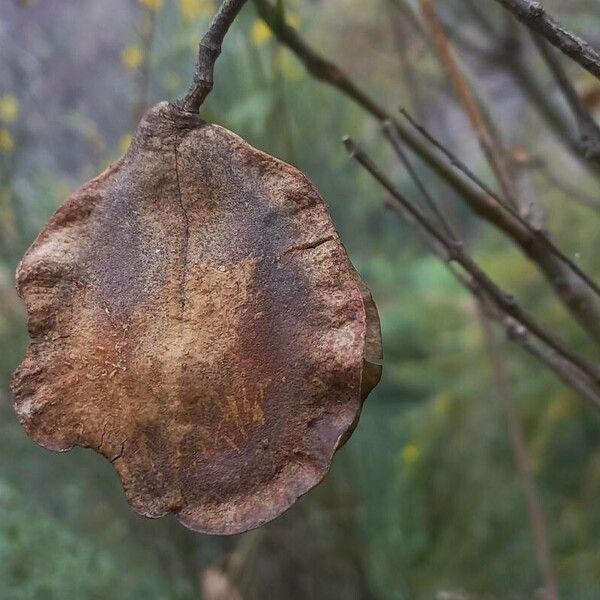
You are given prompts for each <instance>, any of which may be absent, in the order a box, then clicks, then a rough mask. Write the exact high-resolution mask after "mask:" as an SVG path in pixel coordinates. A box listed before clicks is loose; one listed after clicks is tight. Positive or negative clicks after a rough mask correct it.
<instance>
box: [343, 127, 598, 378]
mask: <svg viewBox="0 0 600 600" xmlns="http://www.w3.org/2000/svg"><path fill="white" fill-rule="evenodd" d="M344 144H345V146H346V149H347V150H348V153H349V154H350V156H351V157H352V158H355V159H356V160H357V161H358V162H359V163H360V164H361V165H362V166H363V167H364V168H365V169H366V170H367V171H368V172H369V173H370V174H371V175H372V176H373V177H374V178H375V179H376V180H377V181H378V182H379V183H380V184H381V185H382V186H383V187H384V188H385V189H386V190H387V191H388V192H389V193H390V194H391V196H392V197H393V198H394V199H395V200H396V201H398V202H399V203H400V204H401V205H402V206H403V208H404V209H405V210H406V211H407V212H409V213H410V214H411V215H412V216H413V217H414V218H415V220H416V221H418V222H419V224H420V225H422V227H423V228H424V229H425V230H426V231H427V233H429V234H430V235H431V236H432V237H433V238H435V239H436V240H437V241H438V242H439V243H440V244H441V245H442V246H443V247H444V248H445V249H446V250H447V252H448V256H449V258H450V260H452V261H454V262H456V263H457V264H459V265H460V266H461V267H462V268H464V269H465V271H467V273H469V275H470V276H471V277H472V278H473V279H474V280H475V282H476V283H477V284H478V285H479V286H480V287H481V288H482V289H484V290H485V293H486V294H487V295H488V296H489V297H490V298H491V299H493V301H494V303H495V304H496V305H497V306H498V307H499V308H500V309H501V310H503V311H504V312H506V313H507V314H509V315H510V316H512V317H513V318H514V319H516V320H517V321H518V322H519V323H521V324H522V325H523V326H524V327H526V328H527V329H528V330H529V331H530V332H531V333H532V334H533V335H535V336H536V337H537V338H539V339H540V340H541V341H543V342H544V343H545V344H547V345H548V346H549V347H550V348H552V349H553V350H555V351H556V352H558V353H559V354H560V355H561V356H563V357H564V358H565V359H566V360H568V361H569V362H571V363H572V364H573V365H574V366H575V367H577V368H578V369H579V370H580V371H581V372H582V373H584V374H585V375H586V377H589V378H590V380H591V381H592V382H593V384H594V386H597V387H599V388H600V372H599V370H598V369H597V367H595V366H594V365H592V364H590V363H588V361H587V360H586V359H584V358H583V357H581V356H579V355H578V354H577V353H575V352H573V351H572V350H571V349H570V348H568V347H567V346H566V345H565V344H564V342H563V341H562V340H560V339H559V338H558V337H557V336H555V335H554V334H553V333H551V332H550V331H548V330H547V329H546V328H545V327H543V326H542V325H541V324H539V323H538V322H537V321H536V320H535V319H534V318H533V317H532V316H531V315H530V314H528V313H527V312H526V311H525V310H524V309H523V308H521V307H520V306H519V305H518V304H517V302H516V301H515V299H514V298H513V297H512V296H510V295H509V294H507V293H506V292H504V291H503V290H502V289H501V288H500V287H499V286H498V285H497V284H496V283H495V282H494V281H492V280H491V279H490V278H489V277H488V276H487V275H486V274H485V273H484V272H483V270H482V269H481V268H480V267H479V266H478V265H477V264H476V263H475V261H474V260H473V259H472V258H471V257H470V256H469V255H468V254H467V253H466V252H465V250H464V248H463V246H462V244H461V243H460V242H457V241H456V240H454V239H451V238H449V237H448V236H447V235H446V234H445V233H444V232H443V231H441V230H439V229H438V228H437V227H436V226H435V224H434V223H432V221H431V220H430V219H428V218H427V216H426V215H425V214H424V213H423V212H422V211H421V210H419V209H418V208H417V207H416V206H415V205H414V204H413V203H412V202H410V201H408V200H407V199H406V198H405V197H404V195H403V194H402V193H401V192H400V191H399V190H398V189H397V188H396V186H395V185H394V184H393V183H392V182H391V181H390V179H389V178H388V177H387V176H386V175H385V174H384V173H382V171H381V170H380V169H379V168H378V167H377V166H376V165H375V163H373V161H372V160H371V159H370V157H369V156H368V155H367V154H366V153H365V152H364V151H363V150H362V149H361V148H359V147H358V146H357V145H356V143H355V142H354V141H353V140H352V139H351V138H348V137H346V138H344Z"/></svg>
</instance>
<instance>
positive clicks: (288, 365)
mask: <svg viewBox="0 0 600 600" xmlns="http://www.w3.org/2000/svg"><path fill="white" fill-rule="evenodd" d="M17 280H18V289H19V292H20V294H21V295H22V297H23V298H24V300H25V302H26V305H27V310H28V315H29V330H30V335H31V337H32V338H33V343H32V344H31V346H30V348H29V349H28V352H27V355H26V357H25V359H24V361H23V363H22V364H21V366H20V367H19V369H18V370H17V371H16V373H15V375H14V377H13V392H14V397H15V406H16V410H17V413H18V415H19V417H20V419H21V422H22V424H23V426H24V427H25V429H26V430H27V432H28V433H29V435H31V436H32V437H33V438H34V439H35V440H36V441H37V442H38V443H40V444H41V445H43V446H45V447H47V448H50V449H53V450H59V451H64V450H68V449H70V448H71V447H73V446H84V447H91V448H93V449H95V450H97V451H98V452H101V453H102V454H103V455H104V456H105V457H106V458H107V459H108V460H110V461H111V463H112V464H113V465H114V467H115V469H116V470H117V471H118V473H119V475H120V477H121V480H122V482H123V485H124V488H125V492H126V495H127V498H128V499H129V501H130V502H131V504H132V505H133V507H134V508H135V510H136V511H138V512H139V513H141V514H143V515H146V516H149V517H159V516H161V515H165V514H167V513H176V514H177V516H178V518H179V519H180V520H181V521H182V523H184V524H185V525H186V526H188V527H190V528H193V529H196V530H198V531H205V532H210V533H221V534H224V533H227V534H229V533H236V532H240V531H244V530H246V529H249V528H252V527H256V526H258V525H261V524H262V523H264V522H266V521H268V520H270V519H273V518H274V517H276V516H277V515H279V514H280V513H281V512H283V511H284V510H286V509H287V508H288V507H289V506H290V505H291V504H293V503H294V501H295V500H296V499H297V498H298V497H299V496H300V495H301V494H304V493H305V492H307V491H308V490H309V489H310V488H312V487H313V486H314V485H316V484H317V483H318V482H319V481H320V480H321V479H322V478H323V476H324V475H325V473H326V472H327V470H328V468H329V465H330V463H331V460H332V457H333V454H334V452H335V450H336V449H338V448H339V446H340V445H341V444H342V443H343V442H344V441H345V440H346V439H347V437H348V436H349V435H350V433H351V431H352V429H353V427H354V425H355V423H356V421H357V419H358V415H359V413H360V409H361V404H362V401H363V399H364V398H365V397H366V395H367V394H368V392H369V391H370V390H371V389H372V387H373V386H374V385H376V383H377V381H378V380H379V377H380V374H381V367H380V366H379V364H380V359H381V341H380V332H379V322H378V317H377V311H376V309H375V306H374V304H373V302H372V300H371V297H370V294H369V292H368V290H367V289H366V288H365V287H364V285H363V284H362V282H361V281H360V278H359V277H358V275H357V274H356V272H355V271H354V269H353V268H352V265H351V264H350V262H349V260H348V257H347V255H346V252H345V250H344V248H343V246H342V245H341V243H340V241H339V238H338V236H337V234H336V232H335V230H334V228H333V225H332V223H331V220H330V218H329V215H328V212H327V209H326V207H325V205H324V203H323V200H322V199H321V198H320V196H319V194H318V193H317V191H316V190H315V189H314V187H313V186H312V185H311V184H310V183H309V182H308V180H307V179H306V178H305V177H304V176H303V175H302V174H301V173H300V172H299V171H298V170H297V169H295V168H293V167H291V166H290V165H287V164H285V163H283V162H281V161H278V160H276V159H274V158H272V157H271V156H268V155H266V154H264V153H262V152H259V151H258V150H256V149H254V148H252V147H251V146H249V145H248V144H246V143H245V142H244V141H243V140H242V139H240V138H239V137H237V136H236V135H234V134H232V133H231V132H229V131H227V130H226V129H223V128H221V127H217V126H214V125H208V124H205V123H202V122H200V121H199V120H198V119H197V118H194V117H192V116H191V115H187V114H184V113H181V112H179V111H178V109H176V108H175V107H173V106H171V105H169V104H167V103H161V104H159V105H157V106H156V107H154V108H153V109H152V110H151V111H150V112H149V113H148V114H147V115H146V117H145V118H144V120H143V121H142V123H141V124H140V127H139V129H138V131H137V133H136V136H135V138H134V141H133V143H132V146H131V148H130V150H129V151H128V153H127V154H126V155H125V156H124V157H123V158H122V159H121V160H120V161H119V162H117V163H116V164H115V165H113V166H111V167H110V168H109V169H108V170H107V171H105V172H104V173H103V174H102V175H100V176H99V177H97V178H96V179H94V180H92V181H90V182H89V183H87V184H86V185H84V186H83V187H82V188H81V189H80V190H78V191H77V192H76V193H75V194H74V195H73V196H71V197H70V198H69V199H68V200H67V201H66V202H65V203H64V205H63V206H62V207H61V208H60V209H59V210H58V211H57V212H56V214H55V215H54V216H53V218H52V219H51V220H50V222H49V223H48V225H47V226H46V227H45V229H44V230H43V231H42V232H41V233H40V235H39V236H38V238H37V239H36V241H35V242H34V243H33V245H32V246H31V248H30V249H29V250H28V252H27V254H26V255H25V258H24V259H23V261H22V263H21V265H20V267H19V269H18V272H17Z"/></svg>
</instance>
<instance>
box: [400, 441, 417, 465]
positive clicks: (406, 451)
mask: <svg viewBox="0 0 600 600" xmlns="http://www.w3.org/2000/svg"><path fill="white" fill-rule="evenodd" d="M420 456H421V451H420V450H419V448H417V446H415V444H407V445H406V446H404V448H402V460H403V461H404V462H405V463H406V464H407V465H412V464H414V463H415V462H417V460H419V457H420Z"/></svg>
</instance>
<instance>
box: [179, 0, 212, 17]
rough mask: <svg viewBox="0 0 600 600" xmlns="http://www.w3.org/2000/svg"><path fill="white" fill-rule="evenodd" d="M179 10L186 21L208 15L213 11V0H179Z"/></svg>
mask: <svg viewBox="0 0 600 600" xmlns="http://www.w3.org/2000/svg"><path fill="white" fill-rule="evenodd" d="M179 10H180V11H181V14H182V15H183V18H184V19H185V20H186V21H195V20H196V19H198V18H199V17H209V16H210V15H212V14H213V13H214V12H215V3H214V0H179Z"/></svg>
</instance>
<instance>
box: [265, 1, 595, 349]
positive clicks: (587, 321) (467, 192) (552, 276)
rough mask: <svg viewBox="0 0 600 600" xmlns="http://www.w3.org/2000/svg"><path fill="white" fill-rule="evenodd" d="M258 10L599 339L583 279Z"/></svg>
mask: <svg viewBox="0 0 600 600" xmlns="http://www.w3.org/2000/svg"><path fill="white" fill-rule="evenodd" d="M254 4H255V6H256V10H257V12H258V14H259V15H260V16H261V17H262V18H263V20H264V21H265V23H266V24H267V25H268V26H269V27H270V29H271V31H272V32H273V34H274V35H275V36H276V38H277V39H278V40H279V42H280V43H282V44H283V45H285V46H287V47H288V49H289V50H291V51H292V52H293V53H294V54H295V55H296V56H297V58H298V59H299V60H300V61H301V62H302V63H303V64H304V66H305V67H306V69H307V71H308V72H309V73H310V74H311V75H313V76H314V77H315V78H316V79H318V80H320V81H323V82H325V83H327V84H329V85H331V86H333V87H334V88H336V89H337V90H338V91H340V92H341V93H342V94H344V95H345V96H347V97H348V98H350V99H351V100H353V101H354V102H355V103H356V104H358V105H359V106H361V107H362V108H363V109H364V110H366V111H367V112H368V113H369V114H371V115H372V116H373V117H374V118H376V119H377V120H379V121H381V122H384V121H386V120H390V121H391V122H392V123H393V124H394V126H395V127H396V129H397V132H398V136H399V137H400V139H401V140H402V141H403V142H404V143H405V144H406V145H407V146H408V147H409V148H410V149H411V150H412V151H413V152H415V154H417V155H418V156H419V157H420V158H421V159H422V160H423V161H424V162H425V163H427V165H428V166H429V167H430V168H431V169H432V170H433V171H434V172H435V173H436V174H437V175H438V176H439V177H440V178H441V179H443V180H444V181H445V182H446V183H447V184H448V185H449V186H450V187H451V188H452V189H453V190H454V191H455V192H456V193H457V194H458V195H459V197H460V198H461V199H463V200H464V201H465V202H466V203H467V204H468V205H469V207H470V208H471V209H472V210H473V211H474V212H475V213H476V214H478V215H479V216H481V217H483V218H484V219H485V220H486V221H488V222H490V223H492V224H493V225H494V226H495V227H497V228H498V229H500V230H501V231H502V232H504V233H505V234H506V235H507V236H508V237H509V238H511V239H512V240H513V241H514V242H515V243H516V245H517V246H519V247H520V248H521V250H522V251H523V252H524V253H525V254H526V255H527V256H528V257H529V258H530V259H531V260H532V261H533V262H534V263H535V264H536V265H537V267H538V268H539V269H540V271H541V272H542V273H543V274H544V276H545V277H546V279H547V280H548V282H549V283H550V284H551V286H552V287H553V289H554V291H555V292H556V294H557V296H558V297H559V298H560V300H561V301H562V302H563V304H564V305H565V306H566V307H567V308H568V309H569V311H570V312H571V314H572V315H573V316H574V317H575V319H576V320H577V321H578V322H579V323H580V325H581V326H582V329H583V330H584V331H585V332H586V333H587V334H588V335H589V336H590V337H591V338H592V339H594V340H595V341H596V342H598V343H600V301H599V299H598V297H597V295H596V294H595V293H594V292H593V291H592V290H590V289H589V287H588V285H587V284H586V283H585V282H584V281H582V280H581V278H580V277H579V275H577V274H576V273H574V272H573V271H572V269H571V268H570V267H568V266H567V265H565V263H564V262H563V261H562V260H561V259H559V258H557V257H556V256H555V255H554V254H553V253H552V252H549V251H548V249H547V248H546V247H545V245H544V244H543V243H540V242H539V240H537V239H536V238H535V237H534V236H532V235H531V233H530V232H529V231H528V230H527V228H525V227H523V226H522V225H521V224H520V223H519V222H518V221H517V220H515V219H514V218H513V217H511V215H509V214H508V213H506V212H505V211H503V210H502V207H500V206H498V203H497V202H496V201H495V200H494V199H493V198H491V197H490V196H489V195H488V194H486V193H484V192H482V191H481V190H480V189H478V188H477V187H476V186H474V185H473V184H471V183H470V182H469V181H467V180H466V179H465V178H464V177H461V176H460V175H459V174H458V173H456V172H455V170H454V169H452V167H450V166H449V165H448V164H447V163H446V162H445V161H444V160H443V159H441V158H440V157H439V156H438V155H437V154H436V153H435V152H434V151H432V150H431V149H430V148H429V147H428V145H427V144H425V143H423V142H421V140H420V139H418V136H417V135H415V134H414V133H413V132H412V131H411V130H409V128H408V127H407V126H405V124H404V123H402V122H401V121H400V120H399V119H397V118H396V117H394V116H393V115H392V114H391V113H390V112H389V111H387V110H386V109H384V108H383V107H381V106H380V105H379V104H378V103H377V102H376V101H375V100H373V99H372V98H371V97H370V96H369V95H368V94H367V93H365V92H364V91H363V90H362V89H361V88H359V87H358V86H357V85H356V84H355V83H354V82H353V81H352V80H351V79H350V77H349V76H348V75H347V74H346V73H345V72H344V71H343V70H342V69H340V68H339V67H338V66H337V65H336V64H335V63H333V62H331V61H329V60H327V59H325V58H323V57H322V56H321V55H320V54H318V53H317V52H316V51H315V50H314V49H313V48H311V47H310V46H309V45H308V44H307V43H306V42H305V41H304V40H303V39H302V38H301V37H300V35H299V34H298V33H297V32H296V31H295V30H294V28H292V27H290V26H289V25H287V24H286V23H285V21H284V20H282V19H280V18H279V17H278V15H277V12H276V10H275V8H274V7H273V5H272V3H271V2H270V1H269V0H254Z"/></svg>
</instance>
